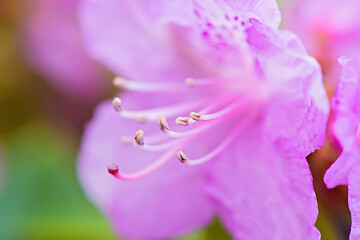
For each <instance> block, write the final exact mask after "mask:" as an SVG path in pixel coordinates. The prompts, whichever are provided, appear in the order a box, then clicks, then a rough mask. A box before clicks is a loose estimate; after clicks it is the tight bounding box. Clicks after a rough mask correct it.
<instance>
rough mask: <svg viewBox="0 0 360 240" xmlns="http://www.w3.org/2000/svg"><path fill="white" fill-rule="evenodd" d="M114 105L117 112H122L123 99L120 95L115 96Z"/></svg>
mask: <svg viewBox="0 0 360 240" xmlns="http://www.w3.org/2000/svg"><path fill="white" fill-rule="evenodd" d="M112 105H113V107H114V108H115V110H116V111H117V112H121V111H123V110H124V109H123V107H122V106H121V99H120V98H118V97H116V98H114V100H113V101H112Z"/></svg>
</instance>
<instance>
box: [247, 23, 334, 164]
mask: <svg viewBox="0 0 360 240" xmlns="http://www.w3.org/2000/svg"><path fill="white" fill-rule="evenodd" d="M251 23H252V27H250V28H249V29H247V34H248V43H249V44H250V47H251V50H252V52H253V54H254V55H255V59H256V61H257V64H258V73H257V74H258V76H259V77H260V78H261V79H263V81H264V82H265V84H266V85H267V87H268V89H269V92H270V93H271V96H270V99H269V103H268V105H267V108H266V121H265V129H264V131H265V134H267V135H269V136H270V137H271V138H272V139H273V141H274V142H276V143H277V145H278V147H281V148H282V149H283V151H286V152H287V153H288V154H292V155H294V156H297V157H298V156H301V157H306V156H307V155H308V154H310V153H311V152H313V151H314V150H315V149H319V148H320V147H321V146H322V144H323V142H324V140H325V128H326V122H327V119H328V114H329V104H328V98H327V96H326V93H325V88H324V85H323V84H322V77H321V76H322V75H321V69H320V66H319V64H318V63H317V62H316V60H315V59H314V58H312V57H310V56H309V55H307V53H306V51H305V49H304V47H303V45H302V44H301V42H300V41H299V39H298V38H297V37H296V36H295V35H294V34H292V33H291V32H288V31H274V30H273V29H271V28H269V27H268V26H266V25H264V24H262V23H260V22H259V21H257V20H255V19H251ZM260 69H261V70H260ZM284 99H286V101H284Z"/></svg>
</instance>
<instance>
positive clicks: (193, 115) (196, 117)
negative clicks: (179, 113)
mask: <svg viewBox="0 0 360 240" xmlns="http://www.w3.org/2000/svg"><path fill="white" fill-rule="evenodd" d="M190 117H191V119H192V120H194V121H201V119H200V117H201V114H200V113H196V112H191V113H190Z"/></svg>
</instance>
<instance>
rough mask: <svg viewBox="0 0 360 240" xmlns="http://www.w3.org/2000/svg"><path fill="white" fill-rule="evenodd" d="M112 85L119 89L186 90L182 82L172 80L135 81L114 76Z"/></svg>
mask: <svg viewBox="0 0 360 240" xmlns="http://www.w3.org/2000/svg"><path fill="white" fill-rule="evenodd" d="M113 85H114V86H115V87H117V88H120V89H125V90H129V91H137V92H162V91H172V92H174V91H185V90H187V88H186V87H184V85H183V84H179V83H174V82H171V83H169V82H158V83H156V82H137V81H128V80H125V79H124V78H122V77H115V78H114V80H113Z"/></svg>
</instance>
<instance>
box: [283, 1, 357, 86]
mask: <svg viewBox="0 0 360 240" xmlns="http://www.w3.org/2000/svg"><path fill="white" fill-rule="evenodd" d="M283 10H284V11H283V12H284V21H283V22H284V27H285V28H287V29H290V30H292V31H294V32H295V33H296V34H297V35H298V36H299V37H300V39H301V40H302V41H303V42H304V45H305V46H306V49H307V50H308V51H309V53H310V55H312V56H315V57H316V58H317V60H318V61H320V63H321V65H322V67H323V71H324V74H325V75H324V79H325V81H326V83H327V84H328V85H329V87H330V88H335V86H336V82H337V81H336V80H337V76H338V75H339V73H340V70H341V69H340V67H339V65H338V64H336V63H337V58H338V57H340V56H342V55H352V54H354V53H357V54H360V47H359V44H358V43H359V41H360V20H359V11H360V4H359V1H358V0H347V1H342V0H291V1H287V2H286V1H285V3H284V7H283Z"/></svg>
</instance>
